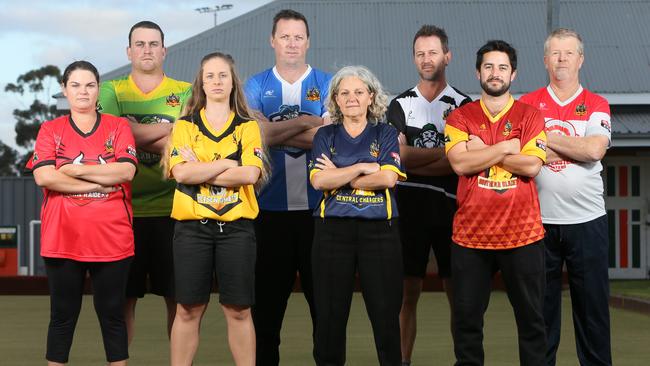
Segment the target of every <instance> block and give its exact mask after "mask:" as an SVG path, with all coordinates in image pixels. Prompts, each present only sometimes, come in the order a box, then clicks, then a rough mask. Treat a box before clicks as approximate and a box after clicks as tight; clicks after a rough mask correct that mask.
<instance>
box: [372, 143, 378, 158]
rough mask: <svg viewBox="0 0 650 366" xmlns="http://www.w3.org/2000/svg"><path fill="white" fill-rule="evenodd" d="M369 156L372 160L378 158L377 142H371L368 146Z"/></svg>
mask: <svg viewBox="0 0 650 366" xmlns="http://www.w3.org/2000/svg"><path fill="white" fill-rule="evenodd" d="M370 156H372V157H373V158H377V157H379V143H378V142H377V140H375V141H373V142H372V144H370Z"/></svg>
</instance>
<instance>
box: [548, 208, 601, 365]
mask: <svg viewBox="0 0 650 366" xmlns="http://www.w3.org/2000/svg"><path fill="white" fill-rule="evenodd" d="M544 229H546V237H545V238H544V244H545V246H546V296H545V300H544V320H545V321H546V332H547V336H548V352H547V354H546V362H547V365H549V366H553V365H555V361H556V353H557V348H558V346H559V345H560V328H561V319H562V314H561V313H562V267H563V264H564V263H566V266H567V271H568V274H569V289H570V291H571V307H572V308H573V328H574V331H575V339H576V351H577V353H578V360H579V361H580V364H581V365H589V366H592V365H594V366H595V365H611V364H612V352H611V345H610V327H609V275H608V248H609V239H608V231H607V215H605V216H602V217H599V218H597V219H595V220H592V221H589V222H585V223H581V224H574V225H544Z"/></svg>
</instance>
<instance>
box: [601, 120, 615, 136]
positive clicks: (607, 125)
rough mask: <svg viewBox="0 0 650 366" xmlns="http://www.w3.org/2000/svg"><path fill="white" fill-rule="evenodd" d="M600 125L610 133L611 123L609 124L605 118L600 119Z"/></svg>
mask: <svg viewBox="0 0 650 366" xmlns="http://www.w3.org/2000/svg"><path fill="white" fill-rule="evenodd" d="M600 127H602V128H604V129H606V130H607V132H609V133H612V125H610V124H609V121H606V120H604V119H603V120H601V121H600Z"/></svg>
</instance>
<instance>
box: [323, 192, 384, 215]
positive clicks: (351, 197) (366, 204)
mask: <svg viewBox="0 0 650 366" xmlns="http://www.w3.org/2000/svg"><path fill="white" fill-rule="evenodd" d="M332 196H334V199H335V201H336V203H337V204H343V205H348V206H351V207H353V208H354V209H356V210H357V211H364V210H366V209H368V208H370V207H373V206H383V205H384V202H385V199H384V196H383V195H381V194H377V193H376V192H374V191H369V190H364V189H340V190H338V189H337V190H333V191H332Z"/></svg>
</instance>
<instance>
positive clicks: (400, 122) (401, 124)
mask: <svg viewBox="0 0 650 366" xmlns="http://www.w3.org/2000/svg"><path fill="white" fill-rule="evenodd" d="M386 121H387V122H388V123H390V124H391V125H393V126H394V127H395V128H396V129H397V131H399V132H400V133H403V134H405V135H406V120H405V119H404V109H403V108H402V105H401V104H400V103H399V102H398V101H397V98H395V99H393V100H391V102H390V104H389V105H388V112H387V113H386Z"/></svg>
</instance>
